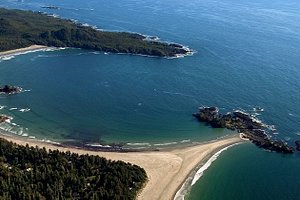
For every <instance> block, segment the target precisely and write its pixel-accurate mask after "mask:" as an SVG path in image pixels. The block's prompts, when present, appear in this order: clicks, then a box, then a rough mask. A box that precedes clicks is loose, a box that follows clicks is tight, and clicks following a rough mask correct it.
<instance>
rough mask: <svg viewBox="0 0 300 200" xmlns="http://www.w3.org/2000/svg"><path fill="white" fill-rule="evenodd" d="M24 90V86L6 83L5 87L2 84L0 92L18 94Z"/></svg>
mask: <svg viewBox="0 0 300 200" xmlns="http://www.w3.org/2000/svg"><path fill="white" fill-rule="evenodd" d="M20 92H22V88H20V87H17V86H10V85H5V86H3V87H1V86H0V94H17V93H20Z"/></svg>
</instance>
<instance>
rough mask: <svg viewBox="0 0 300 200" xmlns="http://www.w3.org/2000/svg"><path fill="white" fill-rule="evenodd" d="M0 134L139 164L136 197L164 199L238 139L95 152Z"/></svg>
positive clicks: (63, 149)
mask: <svg viewBox="0 0 300 200" xmlns="http://www.w3.org/2000/svg"><path fill="white" fill-rule="evenodd" d="M0 137H2V138H4V139H7V140H9V141H12V142H15V143H17V144H20V145H26V144H29V145H30V146H39V147H45V148H46V149H52V150H54V149H58V150H60V151H71V152H75V153H78V154H90V155H99V156H103V157H105V158H107V159H111V160H122V161H125V162H130V163H132V164H136V165H138V166H141V167H143V168H144V169H145V170H146V172H147V175H148V178H149V181H148V183H147V184H146V186H145V188H144V189H143V190H142V191H141V193H140V195H139V196H138V199H143V200H160V199H161V200H162V199H163V200H168V199H170V200H171V199H173V198H174V196H175V194H176V192H177V191H178V190H179V189H180V187H181V186H182V184H183V183H184V182H185V180H186V178H187V177H188V176H189V175H190V173H191V172H192V171H194V169H195V168H196V167H197V166H198V165H199V163H202V162H204V161H206V160H208V158H209V157H210V156H212V155H213V154H214V153H216V152H217V151H219V150H220V149H222V148H224V147H226V146H229V145H231V144H235V143H239V142H241V139H240V138H239V136H238V135H236V136H231V137H228V138H223V139H219V140H215V141H210V142H207V143H203V144H198V145H194V146H190V147H183V148H178V149H169V150H167V149H166V150H161V151H151V152H149V151H145V152H128V153H118V152H98V151H89V150H84V149H77V148H71V147H69V148H68V147H57V146H54V145H52V144H49V143H44V142H39V141H35V140H29V139H25V138H24V139H23V138H20V137H14V136H9V135H2V134H0Z"/></svg>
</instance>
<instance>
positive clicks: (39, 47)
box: [0, 45, 49, 58]
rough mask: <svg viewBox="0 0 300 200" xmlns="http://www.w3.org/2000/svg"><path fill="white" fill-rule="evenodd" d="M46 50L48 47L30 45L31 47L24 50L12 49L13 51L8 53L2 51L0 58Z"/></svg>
mask: <svg viewBox="0 0 300 200" xmlns="http://www.w3.org/2000/svg"><path fill="white" fill-rule="evenodd" d="M47 48H49V47H47V46H43V45H31V46H29V47H25V48H20V49H14V50H9V51H2V52H0V58H1V57H6V56H12V55H16V54H20V53H25V52H28V51H36V50H42V49H47Z"/></svg>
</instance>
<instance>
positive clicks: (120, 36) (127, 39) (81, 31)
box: [0, 8, 192, 57]
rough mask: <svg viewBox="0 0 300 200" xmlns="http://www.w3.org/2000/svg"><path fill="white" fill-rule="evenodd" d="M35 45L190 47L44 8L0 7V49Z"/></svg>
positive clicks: (163, 53)
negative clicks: (63, 16)
mask: <svg viewBox="0 0 300 200" xmlns="http://www.w3.org/2000/svg"><path fill="white" fill-rule="evenodd" d="M32 45H43V46H49V47H74V48H82V49H87V50H96V51H104V52H112V53H124V54H138V55H147V56H156V57H179V56H184V55H188V54H191V53H192V52H191V50H189V49H187V48H185V47H183V46H182V45H179V44H173V43H171V44H170V43H166V42H159V41H156V40H153V39H151V38H147V37H146V36H143V35H141V34H137V33H128V32H109V31H102V30H98V29H95V28H93V27H91V26H87V25H85V24H80V23H76V22H74V21H72V20H68V19H60V18H57V17H53V16H50V15H47V14H45V13H41V12H32V11H23V10H8V9H4V8H0V51H8V50H13V49H20V48H24V47H28V46H32Z"/></svg>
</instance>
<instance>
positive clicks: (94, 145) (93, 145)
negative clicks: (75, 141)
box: [86, 144, 111, 148]
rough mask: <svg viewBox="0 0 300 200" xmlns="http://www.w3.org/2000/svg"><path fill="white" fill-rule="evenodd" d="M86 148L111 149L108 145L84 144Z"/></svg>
mask: <svg viewBox="0 0 300 200" xmlns="http://www.w3.org/2000/svg"><path fill="white" fill-rule="evenodd" d="M86 146H90V147H101V148H111V146H109V145H102V144H86Z"/></svg>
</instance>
